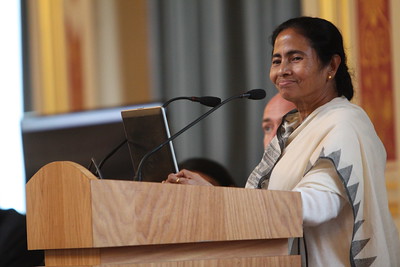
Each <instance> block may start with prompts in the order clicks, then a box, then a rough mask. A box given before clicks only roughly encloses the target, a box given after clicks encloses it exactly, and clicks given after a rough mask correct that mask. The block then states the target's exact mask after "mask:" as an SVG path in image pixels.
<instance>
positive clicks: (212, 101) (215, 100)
mask: <svg viewBox="0 0 400 267" xmlns="http://www.w3.org/2000/svg"><path fill="white" fill-rule="evenodd" d="M181 99H186V100H190V101H192V102H199V103H200V104H203V105H205V106H207V107H215V106H217V105H219V104H220V103H221V98H219V97H215V96H201V97H197V96H190V97H189V96H179V97H175V98H172V99H170V100H168V101H167V102H165V103H164V104H163V105H162V107H163V108H165V107H167V106H168V105H169V103H171V102H174V101H176V100H181Z"/></svg>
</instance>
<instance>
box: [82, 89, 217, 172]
mask: <svg viewBox="0 0 400 267" xmlns="http://www.w3.org/2000/svg"><path fill="white" fill-rule="evenodd" d="M181 99H186V100H190V101H192V102H199V103H200V104H203V105H205V106H208V107H215V106H217V105H219V104H220V103H221V98H219V97H215V96H201V97H197V96H191V97H187V96H180V97H175V98H172V99H170V100H168V101H167V102H165V103H164V104H163V105H162V107H164V108H165V107H166V106H168V104H169V103H171V102H174V101H176V100H181ZM127 142H128V140H127V139H125V140H123V141H122V143H120V144H119V145H118V146H116V147H115V148H114V149H113V150H112V151H111V152H109V153H108V154H107V155H106V156H105V157H104V159H102V160H101V161H100V163H99V164H98V165H97V164H96V162H95V160H94V158H92V160H91V162H90V165H89V167H88V169H89V170H90V168H91V166H92V165H94V166H95V169H96V171H95V172H94V173H93V174H94V175H96V176H97V175H98V176H99V177H100V178H102V175H101V172H100V170H101V168H102V167H103V165H104V163H105V162H106V161H107V160H108V159H109V158H110V157H111V156H113V155H114V154H115V153H116V152H117V151H118V150H119V149H120V148H121V147H122V146H123V145H124V144H126V143H127Z"/></svg>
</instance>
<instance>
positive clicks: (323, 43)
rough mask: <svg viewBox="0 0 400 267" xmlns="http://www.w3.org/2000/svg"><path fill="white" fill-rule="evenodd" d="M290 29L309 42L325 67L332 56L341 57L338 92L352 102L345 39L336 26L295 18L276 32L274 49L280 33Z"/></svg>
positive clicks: (321, 20)
mask: <svg viewBox="0 0 400 267" xmlns="http://www.w3.org/2000/svg"><path fill="white" fill-rule="evenodd" d="M289 28H290V29H294V30H295V31H296V32H298V33H299V34H301V35H303V36H304V37H305V38H307V39H308V40H309V42H310V44H311V47H312V48H314V50H315V51H316V53H317V55H318V57H319V59H320V60H321V62H322V65H323V66H326V65H327V64H329V62H330V60H331V59H332V56H334V55H339V56H340V58H341V62H340V65H339V68H338V70H337V72H336V75H335V81H336V90H337V92H338V95H339V96H342V95H343V96H345V97H346V98H347V99H348V100H351V99H352V98H353V94H354V89H353V84H352V81H351V77H350V74H349V70H348V67H347V64H346V54H345V52H344V48H343V38H342V35H341V34H340V31H339V30H338V29H337V28H336V26H335V25H333V24H332V23H331V22H329V21H327V20H324V19H321V18H312V17H298V18H293V19H290V20H288V21H286V22H284V23H282V24H281V25H279V26H278V27H277V28H276V29H275V30H274V32H273V33H272V39H271V43H272V47H274V44H275V40H276V38H277V37H278V35H279V33H281V32H282V31H283V30H286V29H289Z"/></svg>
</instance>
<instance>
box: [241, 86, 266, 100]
mask: <svg viewBox="0 0 400 267" xmlns="http://www.w3.org/2000/svg"><path fill="white" fill-rule="evenodd" d="M265 96H266V93H265V90H264V89H253V90H250V91H248V92H246V93H245V97H247V98H248V99H253V100H260V99H263V98H264V97H265Z"/></svg>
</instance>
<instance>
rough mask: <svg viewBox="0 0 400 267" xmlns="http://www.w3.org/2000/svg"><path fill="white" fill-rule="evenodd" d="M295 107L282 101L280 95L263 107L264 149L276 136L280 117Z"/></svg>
mask: <svg viewBox="0 0 400 267" xmlns="http://www.w3.org/2000/svg"><path fill="white" fill-rule="evenodd" d="M295 108H296V107H295V105H294V104H293V103H292V102H289V101H287V100H285V99H283V98H282V97H281V96H280V95H276V96H274V97H273V98H272V99H271V100H270V101H269V102H268V104H267V105H266V106H265V109H264V115H263V121H262V128H263V131H264V148H266V147H267V145H268V144H269V143H270V142H271V140H272V138H274V136H275V135H276V130H277V129H278V127H279V125H280V124H281V122H282V117H283V116H284V115H285V114H286V113H288V112H289V111H291V110H292V109H295Z"/></svg>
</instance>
